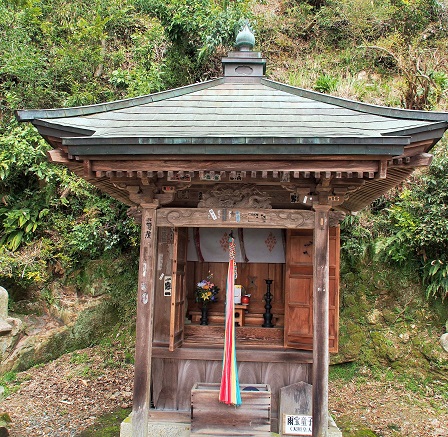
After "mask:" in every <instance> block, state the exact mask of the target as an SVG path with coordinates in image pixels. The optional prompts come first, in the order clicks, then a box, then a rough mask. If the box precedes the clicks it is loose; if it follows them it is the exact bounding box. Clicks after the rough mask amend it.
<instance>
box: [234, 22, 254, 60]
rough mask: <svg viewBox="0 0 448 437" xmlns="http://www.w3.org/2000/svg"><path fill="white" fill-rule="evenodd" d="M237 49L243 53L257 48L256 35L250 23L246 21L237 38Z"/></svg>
mask: <svg viewBox="0 0 448 437" xmlns="http://www.w3.org/2000/svg"><path fill="white" fill-rule="evenodd" d="M235 45H236V48H237V49H238V50H239V51H241V52H247V51H251V50H252V49H253V48H254V46H255V35H254V33H253V31H252V29H251V28H250V25H249V21H248V20H246V22H245V23H244V26H243V28H242V29H241V30H240V31H239V32H238V35H237V36H236V44H235Z"/></svg>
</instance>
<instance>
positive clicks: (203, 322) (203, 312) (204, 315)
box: [200, 304, 208, 325]
mask: <svg viewBox="0 0 448 437" xmlns="http://www.w3.org/2000/svg"><path fill="white" fill-rule="evenodd" d="M200 322H201V325H208V307H207V305H206V304H203V305H202V308H201V320H200Z"/></svg>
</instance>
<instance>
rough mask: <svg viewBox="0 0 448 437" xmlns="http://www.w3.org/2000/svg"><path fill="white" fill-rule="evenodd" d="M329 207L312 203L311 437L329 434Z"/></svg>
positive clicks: (325, 436) (324, 436)
mask: <svg viewBox="0 0 448 437" xmlns="http://www.w3.org/2000/svg"><path fill="white" fill-rule="evenodd" d="M330 208H331V207H330V205H322V204H318V205H315V206H314V210H315V211H316V216H315V223H314V267H313V323H314V325H313V326H314V332H313V378H312V381H313V434H312V436H313V437H327V436H328V369H329V364H330V353H329V332H328V328H329V326H328V325H329V285H330V281H329V277H330V274H329V264H330V255H329V211H330Z"/></svg>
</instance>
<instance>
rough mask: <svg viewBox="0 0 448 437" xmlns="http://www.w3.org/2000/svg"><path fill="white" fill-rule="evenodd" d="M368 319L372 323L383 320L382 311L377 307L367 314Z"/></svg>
mask: <svg viewBox="0 0 448 437" xmlns="http://www.w3.org/2000/svg"><path fill="white" fill-rule="evenodd" d="M367 321H368V322H369V324H370V325H377V324H378V323H380V321H381V311H379V310H377V309H376V308H375V309H374V310H373V311H372V312H370V313H369V314H367Z"/></svg>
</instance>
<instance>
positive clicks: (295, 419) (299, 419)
mask: <svg viewBox="0 0 448 437" xmlns="http://www.w3.org/2000/svg"><path fill="white" fill-rule="evenodd" d="M283 434H286V435H313V417H312V416H303V415H300V414H295V415H292V414H283Z"/></svg>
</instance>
